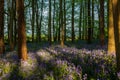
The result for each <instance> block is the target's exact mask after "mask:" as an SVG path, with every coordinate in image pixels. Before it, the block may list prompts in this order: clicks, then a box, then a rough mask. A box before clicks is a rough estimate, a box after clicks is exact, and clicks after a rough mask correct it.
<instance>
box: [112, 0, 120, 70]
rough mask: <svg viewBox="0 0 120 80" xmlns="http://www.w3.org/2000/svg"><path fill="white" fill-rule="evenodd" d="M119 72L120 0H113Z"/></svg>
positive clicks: (119, 68)
mask: <svg viewBox="0 0 120 80" xmlns="http://www.w3.org/2000/svg"><path fill="white" fill-rule="evenodd" d="M112 3H113V21H114V33H115V48H116V60H117V72H120V0H112Z"/></svg>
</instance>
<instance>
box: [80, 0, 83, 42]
mask: <svg viewBox="0 0 120 80" xmlns="http://www.w3.org/2000/svg"><path fill="white" fill-rule="evenodd" d="M79 9H80V11H79V13H80V15H79V40H80V39H81V38H82V36H81V33H82V9H83V8H82V0H81V1H80V8H79Z"/></svg>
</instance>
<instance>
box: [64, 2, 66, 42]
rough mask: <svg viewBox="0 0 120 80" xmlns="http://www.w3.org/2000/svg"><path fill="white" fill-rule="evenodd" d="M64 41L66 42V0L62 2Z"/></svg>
mask: <svg viewBox="0 0 120 80" xmlns="http://www.w3.org/2000/svg"><path fill="white" fill-rule="evenodd" d="M64 41H66V0H64Z"/></svg>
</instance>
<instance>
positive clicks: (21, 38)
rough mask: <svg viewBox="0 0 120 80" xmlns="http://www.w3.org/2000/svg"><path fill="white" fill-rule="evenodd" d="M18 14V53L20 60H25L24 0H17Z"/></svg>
mask: <svg viewBox="0 0 120 80" xmlns="http://www.w3.org/2000/svg"><path fill="white" fill-rule="evenodd" d="M17 14H18V55H19V58H20V59H21V60H24V61H25V60H27V46H26V31H25V19H24V0H17Z"/></svg>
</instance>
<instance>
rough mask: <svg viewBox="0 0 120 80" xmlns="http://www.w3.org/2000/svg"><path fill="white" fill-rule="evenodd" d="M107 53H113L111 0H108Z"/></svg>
mask: <svg viewBox="0 0 120 80" xmlns="http://www.w3.org/2000/svg"><path fill="white" fill-rule="evenodd" d="M108 11H109V12H108V14H109V15H108V17H109V20H108V53H110V54H114V53H115V38H114V24H113V12H112V11H113V9H112V0H109V10H108Z"/></svg>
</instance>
